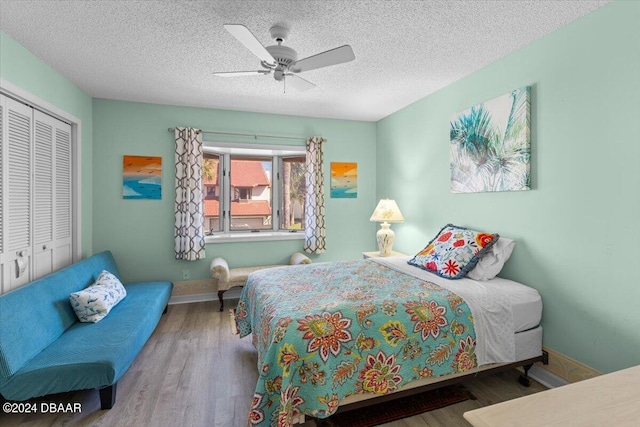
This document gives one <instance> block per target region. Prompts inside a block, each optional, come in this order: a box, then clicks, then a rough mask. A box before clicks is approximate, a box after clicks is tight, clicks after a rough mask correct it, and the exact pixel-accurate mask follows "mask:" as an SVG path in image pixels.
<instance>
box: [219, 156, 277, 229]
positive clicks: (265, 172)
mask: <svg viewBox="0 0 640 427" xmlns="http://www.w3.org/2000/svg"><path fill="white" fill-rule="evenodd" d="M272 163H273V161H272V159H271V158H264V157H239V156H231V169H230V171H231V172H230V176H231V220H230V224H229V225H230V229H231V230H270V229H271V228H272V225H271V224H272V223H271V217H272V214H271V171H272V170H273V167H272Z"/></svg>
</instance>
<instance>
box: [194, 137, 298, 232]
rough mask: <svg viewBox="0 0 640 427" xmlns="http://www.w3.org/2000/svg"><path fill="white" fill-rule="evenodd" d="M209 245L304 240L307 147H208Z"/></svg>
mask: <svg viewBox="0 0 640 427" xmlns="http://www.w3.org/2000/svg"><path fill="white" fill-rule="evenodd" d="M203 175H204V176H203V183H204V187H205V188H204V194H205V199H204V215H205V221H204V224H205V234H206V235H207V236H208V237H207V242H208V243H212V242H218V241H237V240H263V239H274V240H277V239H302V238H304V235H303V233H295V232H296V231H302V229H303V224H304V201H305V147H304V146H299V147H298V146H264V145H260V146H259V147H256V146H255V145H241V144H223V143H209V142H206V141H205V142H204V161H203Z"/></svg>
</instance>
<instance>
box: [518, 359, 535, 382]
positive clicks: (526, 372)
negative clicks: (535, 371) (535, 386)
mask: <svg viewBox="0 0 640 427" xmlns="http://www.w3.org/2000/svg"><path fill="white" fill-rule="evenodd" d="M532 366H533V363H529V364H528V365H524V366H523V367H522V369H524V374H520V376H519V377H518V382H519V383H520V384H522V385H523V386H525V387H529V386H530V385H531V379H530V378H529V369H531V367H532Z"/></svg>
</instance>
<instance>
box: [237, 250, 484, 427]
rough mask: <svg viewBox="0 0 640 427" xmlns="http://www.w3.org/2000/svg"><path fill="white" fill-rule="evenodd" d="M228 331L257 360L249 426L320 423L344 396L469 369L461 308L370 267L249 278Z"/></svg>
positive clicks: (470, 342) (471, 345) (416, 283)
mask: <svg viewBox="0 0 640 427" xmlns="http://www.w3.org/2000/svg"><path fill="white" fill-rule="evenodd" d="M236 322H237V325H238V329H239V331H240V336H241V337H244V336H246V335H248V334H250V333H253V335H252V339H253V344H254V346H255V347H256V349H257V350H258V370H259V378H258V383H257V385H256V390H255V394H254V396H253V400H252V405H251V410H250V414H249V420H248V425H250V426H253V425H261V426H271V425H273V426H290V425H291V424H292V418H293V417H294V416H295V415H297V414H299V413H304V414H306V415H311V416H314V417H317V418H325V417H328V416H329V415H331V414H332V413H333V412H335V411H336V409H337V408H338V404H339V402H340V401H341V400H342V399H343V398H344V397H346V396H348V395H351V394H354V393H377V394H385V393H389V392H392V391H394V390H397V389H398V388H400V387H401V386H403V385H404V384H407V383H409V382H411V381H413V380H416V379H419V378H423V377H438V376H442V375H447V374H450V373H455V372H463V371H467V370H469V369H471V368H473V367H475V366H476V357H475V351H474V350H475V343H476V335H475V331H474V327H473V318H472V316H471V312H470V310H469V307H468V306H467V304H466V303H465V302H464V301H463V300H462V299H461V298H460V297H459V296H457V295H456V294H454V293H452V292H450V291H448V290H446V289H443V288H441V287H439V286H437V285H435V284H433V283H429V282H425V281H422V280H420V279H417V278H414V277H412V276H410V275H407V274H404V273H401V272H398V271H396V270H393V269H390V268H388V267H385V266H382V265H380V264H377V263H375V262H374V261H372V260H357V261H344V262H333V263H320V264H308V265H301V266H292V267H284V268H276V269H269V270H262V271H259V272H256V273H253V274H251V275H250V276H249V280H248V281H247V284H246V286H245V288H244V289H243V291H242V295H241V297H240V302H239V304H238V307H237V309H236Z"/></svg>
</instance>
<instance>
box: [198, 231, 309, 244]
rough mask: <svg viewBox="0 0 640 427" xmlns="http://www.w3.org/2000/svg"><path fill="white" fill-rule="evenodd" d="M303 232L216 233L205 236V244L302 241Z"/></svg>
mask: <svg viewBox="0 0 640 427" xmlns="http://www.w3.org/2000/svg"><path fill="white" fill-rule="evenodd" d="M303 239H304V232H302V231H297V232H295V233H292V232H290V231H260V232H257V233H251V232H235V233H218V234H214V235H213V236H205V239H204V242H205V244H212V243H214V244H215V243H229V242H262V241H274V240H303Z"/></svg>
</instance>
